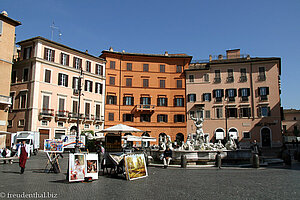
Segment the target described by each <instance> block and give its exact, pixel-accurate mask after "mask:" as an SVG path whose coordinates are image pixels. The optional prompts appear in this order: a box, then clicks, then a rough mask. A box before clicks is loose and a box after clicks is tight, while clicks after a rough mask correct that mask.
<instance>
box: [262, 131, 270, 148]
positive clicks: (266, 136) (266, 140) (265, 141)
mask: <svg viewBox="0 0 300 200" xmlns="http://www.w3.org/2000/svg"><path fill="white" fill-rule="evenodd" d="M260 133H261V145H262V147H271V130H270V129H269V128H267V127H265V128H262V129H261V131H260Z"/></svg>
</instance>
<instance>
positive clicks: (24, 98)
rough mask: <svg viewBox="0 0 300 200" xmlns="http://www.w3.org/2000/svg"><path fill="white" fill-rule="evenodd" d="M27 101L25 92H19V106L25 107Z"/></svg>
mask: <svg viewBox="0 0 300 200" xmlns="http://www.w3.org/2000/svg"><path fill="white" fill-rule="evenodd" d="M26 101H27V94H26V93H25V94H24V93H23V94H21V95H20V106H19V107H20V108H26V103H27V102H26Z"/></svg>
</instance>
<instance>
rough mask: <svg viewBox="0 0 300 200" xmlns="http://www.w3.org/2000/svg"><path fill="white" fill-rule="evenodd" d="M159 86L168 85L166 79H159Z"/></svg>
mask: <svg viewBox="0 0 300 200" xmlns="http://www.w3.org/2000/svg"><path fill="white" fill-rule="evenodd" d="M159 87H160V88H165V87H166V81H165V80H159Z"/></svg>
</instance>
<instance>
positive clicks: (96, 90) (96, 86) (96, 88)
mask: <svg viewBox="0 0 300 200" xmlns="http://www.w3.org/2000/svg"><path fill="white" fill-rule="evenodd" d="M98 84H99V83H95V93H98V87H99V85H98Z"/></svg>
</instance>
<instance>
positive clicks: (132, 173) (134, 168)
mask: <svg viewBox="0 0 300 200" xmlns="http://www.w3.org/2000/svg"><path fill="white" fill-rule="evenodd" d="M124 161H125V171H126V178H127V180H135V179H139V178H145V177H147V176H148V172H147V167H146V160H145V156H144V154H129V155H125V157H124Z"/></svg>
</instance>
